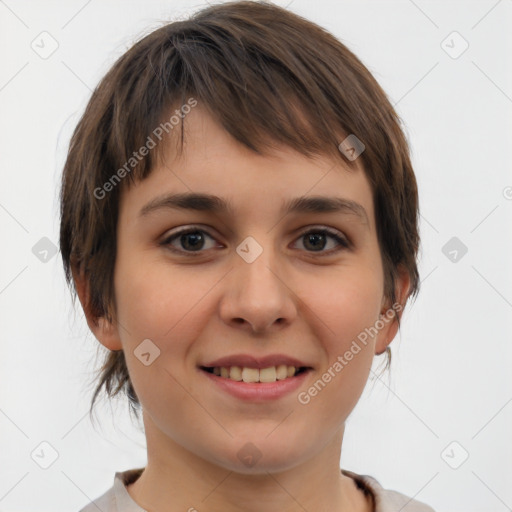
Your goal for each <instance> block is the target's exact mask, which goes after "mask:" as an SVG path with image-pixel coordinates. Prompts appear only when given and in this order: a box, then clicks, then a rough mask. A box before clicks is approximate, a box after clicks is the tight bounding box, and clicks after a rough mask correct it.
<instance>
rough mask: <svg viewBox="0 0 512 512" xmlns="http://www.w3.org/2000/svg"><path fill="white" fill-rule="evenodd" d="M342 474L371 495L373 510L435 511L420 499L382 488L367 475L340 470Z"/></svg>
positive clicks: (392, 511)
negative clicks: (352, 479) (373, 503)
mask: <svg viewBox="0 0 512 512" xmlns="http://www.w3.org/2000/svg"><path fill="white" fill-rule="evenodd" d="M342 472H343V474H345V475H347V476H350V477H352V478H354V480H355V481H356V483H357V484H358V486H359V487H360V488H361V489H362V490H363V491H365V492H366V493H370V494H372V495H373V498H374V502H375V512H399V511H400V512H435V511H434V509H433V508H431V507H429V506H428V505H426V504H425V503H422V502H421V501H417V500H415V499H413V498H410V497H409V496H406V495H405V494H402V493H400V492H397V491H393V490H390V489H384V488H383V487H382V485H380V483H379V482H378V481H377V480H376V479H375V478H373V477H372V476H369V475H358V474H356V473H352V472H351V471H346V470H342Z"/></svg>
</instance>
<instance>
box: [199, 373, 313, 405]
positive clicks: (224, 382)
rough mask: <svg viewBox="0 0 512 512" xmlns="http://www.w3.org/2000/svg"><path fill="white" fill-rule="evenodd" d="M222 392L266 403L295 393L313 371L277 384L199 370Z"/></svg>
mask: <svg viewBox="0 0 512 512" xmlns="http://www.w3.org/2000/svg"><path fill="white" fill-rule="evenodd" d="M199 371H200V372H201V373H202V374H203V375H205V376H206V377H208V378H209V379H210V380H211V381H212V382H213V383H214V384H216V385H217V386H218V387H219V388H220V389H221V390H222V391H225V392H226V393H229V394H230V395H232V396H234V397H236V398H240V399H242V400H252V401H266V400H277V399H278V398H281V397H283V396H285V395H287V394H288V393H291V392H292V391H295V390H296V389H297V388H298V387H299V386H300V385H301V384H303V383H304V380H305V379H306V378H307V376H308V375H309V373H310V371H311V370H306V371H303V372H302V373H299V374H298V375H297V376H294V377H288V378H286V379H283V380H276V381H275V382H243V381H236V380H231V379H228V378H226V377H219V376H218V375H214V374H213V373H209V372H206V371H204V370H201V369H199Z"/></svg>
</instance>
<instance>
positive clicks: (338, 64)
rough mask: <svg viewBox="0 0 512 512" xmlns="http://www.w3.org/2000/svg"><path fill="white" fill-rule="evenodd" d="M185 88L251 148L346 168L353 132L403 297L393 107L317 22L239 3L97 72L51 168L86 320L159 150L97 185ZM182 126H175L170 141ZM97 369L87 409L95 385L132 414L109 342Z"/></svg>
mask: <svg viewBox="0 0 512 512" xmlns="http://www.w3.org/2000/svg"><path fill="white" fill-rule="evenodd" d="M190 96H193V97H194V98H197V99H198V100H199V101H200V102H201V104H202V105H204V107H205V108H206V109H207V111H208V112H209V113H210V114H211V115H212V116H213V117H214V118H215V119H216V120H217V121H218V122H219V123H220V124H221V125H222V126H223V127H224V129H225V130H226V131H227V132H228V133H229V134H231V135H232V136H233V137H234V138H235V139H236V140H237V141H239V142H240V143H242V144H244V145H245V146H247V147H248V148H250V149H251V150H253V151H255V152H258V153H261V154H264V153H265V152H266V151H267V150H269V149H271V148H272V147H277V145H279V144H284V145H286V146H288V147H290V148H293V149H294V150H296V151H298V152H300V153H301V154H303V155H305V156H308V157H309V156H313V155H319V154H328V155H332V156H333V157H335V158H337V159H341V160H343V162H344V164H345V165H347V166H348V167H349V168H354V166H355V165H356V162H355V161H351V159H349V158H347V157H346V156H344V155H343V154H342V152H340V150H339V149H338V145H339V144H340V142H341V141H340V138H339V137H340V134H344V135H345V136H348V135H349V134H353V135H355V136H356V137H357V138H358V139H359V140H360V141H362V142H363V144H364V146H365V150H364V152H363V153H362V154H361V155H360V157H359V158H360V159H361V161H362V163H363V167H364V172H365V174H366V176H367V178H368V180H369V182H370V185H371V188H372V193H373V201H374V210H375V222H376V226H377V235H378V241H379V246H380V250H381V257H382V262H383V268H384V293H385V295H386V297H387V298H388V299H390V300H391V303H395V300H396V297H395V279H396V277H397V275H398V269H399V266H400V267H403V268H404V269H405V270H406V272H407V273H408V274H409V277H410V280H411V287H410V289H409V296H414V295H416V294H417V293H418V291H419V275H418V269H417V264H416V258H417V252H418V248H419V234H418V215H419V206H418V192H417V185H416V179H415V176H414V172H413V169H412V165H411V161H410V156H409V148H408V143H407V140H406V138H405V135H404V133H403V131H402V129H401V121H400V118H399V117H398V115H397V114H396V112H395V110H394V109H393V107H392V105H391V103H390V101H389V100H388V98H387V96H386V94H385V93H384V91H383V90H382V88H381V87H380V86H379V85H378V83H377V82H376V80H375V79H374V78H373V76H372V75H371V73H370V72H369V71H368V70H367V68H366V67H365V66H364V65H363V64H362V63H361V61H360V60H359V59H358V58H357V57H356V56H355V55H354V54H353V53H352V52H351V51H350V50H349V49H348V48H347V47H346V46H345V45H344V44H342V43H341V42H340V41H338V40H337V39H336V38H335V37H334V36H333V35H331V34H330V33H328V32H327V31H325V30H324V29H322V28H321V27H319V26H317V25H316V24H314V23H312V22H310V21H307V20H305V19H304V18H302V17H300V16H298V15H296V14H294V13H292V12H289V11H287V10H285V9H283V8H281V7H278V6H276V5H273V4H271V3H266V2H253V1H241V2H230V3H224V4H220V5H215V6H211V7H208V8H205V9H203V10H201V11H199V12H198V13H196V14H195V15H193V16H191V17H190V18H189V19H187V20H185V21H179V22H173V23H168V24H166V25H164V26H162V27H161V28H159V29H157V30H155V31H154V32H152V33H151V34H149V35H147V36H146V37H144V38H143V39H141V40H140V41H139V42H137V43H136V44H135V45H134V46H133V47H132V48H131V49H130V50H128V51H127V52H126V53H125V54H124V55H122V56H121V57H120V58H119V60H118V61H117V62H116V63H115V64H114V65H113V67H112V68H111V69H110V71H109V72H108V73H107V74H106V75H105V77H104V78H103V79H102V80H101V82H100V83H99V85H98V86H97V88H96V89H95V91H94V92H93V94H92V97H91V99H90V101H89V103H88V105H87V107H86V110H85V112H84V114H83V116H82V118H81V119H80V121H79V123H78V125H77V127H76V129H75V131H74V133H73V136H72V138H71V142H70V147H69V152H68V156H67V160H66V163H65V166H64V171H63V177H62V188H61V228H60V248H61V253H62V259H63V263H64V270H65V275H66V280H67V282H68V284H69V285H70V287H71V288H72V292H75V293H73V298H75V297H76V286H75V282H74V279H73V272H79V273H80V274H81V275H82V276H84V278H85V279H86V280H87V282H88V284H89V287H90V303H89V304H88V308H89V310H90V312H91V313H92V315H93V316H94V317H95V318H99V317H101V316H104V317H105V318H106V319H108V320H109V321H114V320H115V297H114V287H113V276H114V265H115V261H116V225H117V218H118V206H119V198H120V193H121V191H122V188H123V187H122V186H123V185H125V183H126V182H128V183H134V182H136V180H143V179H144V178H146V177H147V176H148V175H149V174H150V173H151V171H152V169H153V168H154V167H155V162H156V158H157V151H158V149H159V148H158V147H157V148H156V149H155V151H150V152H149V153H148V154H147V156H145V157H144V158H143V159H141V160H140V162H137V165H136V166H134V168H133V170H131V171H130V172H129V173H127V175H126V179H124V180H123V183H121V185H122V186H119V187H115V186H114V187H110V188H111V190H110V191H109V193H108V194H104V196H103V197H100V198H98V194H97V192H95V191H97V190H98V189H101V188H102V187H103V186H104V184H106V183H107V182H109V180H111V179H112V177H113V175H114V173H115V171H116V170H117V169H121V168H122V167H123V165H125V164H126V162H127V161H128V160H129V159H130V158H131V157H132V156H133V152H134V151H135V150H136V149H137V148H140V147H142V146H143V145H144V144H145V143H146V142H147V140H148V137H149V136H150V134H151V133H152V132H153V130H154V129H155V127H156V126H158V125H159V123H161V122H162V120H163V119H164V118H165V115H166V113H168V112H169V110H170V109H171V108H173V106H175V105H179V104H181V105H183V104H185V103H186V102H187V99H188V98H189V97H190ZM183 124H184V120H183V122H182V123H181V130H177V131H180V132H181V134H180V135H181V139H180V140H181V149H182V148H183V137H184V132H183ZM125 168H126V167H125ZM124 174H125V173H123V175H124ZM395 313H396V312H395ZM395 318H396V320H397V321H398V326H399V327H400V318H399V316H398V315H395ZM388 355H389V353H388ZM388 364H389V361H388ZM99 372H100V378H99V381H98V382H97V387H96V390H95V393H94V396H93V399H92V403H91V410H92V408H93V406H94V402H95V400H96V398H97V396H98V393H99V392H100V390H101V388H102V387H103V386H104V387H105V390H106V392H107V395H108V396H110V397H113V396H114V395H116V394H117V393H119V392H120V391H123V392H124V393H125V394H126V395H127V396H128V398H129V401H130V405H131V409H132V410H133V411H135V413H136V414H137V410H138V407H139V406H140V404H139V401H138V399H137V396H136V394H135V391H134V389H133V386H132V383H131V381H130V377H129V375H128V370H127V366H126V363H125V359H124V353H123V351H122V350H119V351H111V352H109V353H108V354H107V355H106V358H105V362H104V365H103V367H102V368H101V370H99Z"/></svg>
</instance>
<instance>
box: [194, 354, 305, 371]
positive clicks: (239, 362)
mask: <svg viewBox="0 0 512 512" xmlns="http://www.w3.org/2000/svg"><path fill="white" fill-rule="evenodd" d="M281 364H285V365H287V366H295V367H296V368H302V367H309V366H308V365H307V364H306V363H304V362H302V361H299V360H298V359H296V358H294V357H290V356H287V355H285V354H270V355H268V356H262V357H256V356H251V355H249V354H234V355H231V356H224V357H221V358H219V359H215V360H214V361H210V362H208V363H205V364H202V365H201V366H204V367H208V368H213V367H216V366H217V367H219V366H224V367H229V366H241V367H246V368H258V369H261V368H269V367H271V366H279V365H281Z"/></svg>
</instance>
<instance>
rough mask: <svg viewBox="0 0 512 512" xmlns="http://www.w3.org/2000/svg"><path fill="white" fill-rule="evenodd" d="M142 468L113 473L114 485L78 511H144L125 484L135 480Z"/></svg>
mask: <svg viewBox="0 0 512 512" xmlns="http://www.w3.org/2000/svg"><path fill="white" fill-rule="evenodd" d="M142 471H143V468H138V469H129V470H127V471H120V472H117V473H116V474H115V477H114V485H113V486H112V487H111V488H110V489H108V490H107V491H106V492H105V493H104V494H102V495H101V496H100V497H99V498H96V499H95V500H94V501H92V502H91V503H89V504H88V505H86V506H85V507H84V508H82V509H80V510H79V512H98V510H101V512H141V511H142V512H145V511H144V510H143V509H141V508H140V507H139V506H138V505H137V504H136V503H135V502H134V501H133V500H132V498H131V497H130V495H129V494H128V492H127V490H126V485H128V484H130V483H132V482H133V481H135V480H136V479H137V478H138V477H139V476H140V474H141V473H142Z"/></svg>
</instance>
